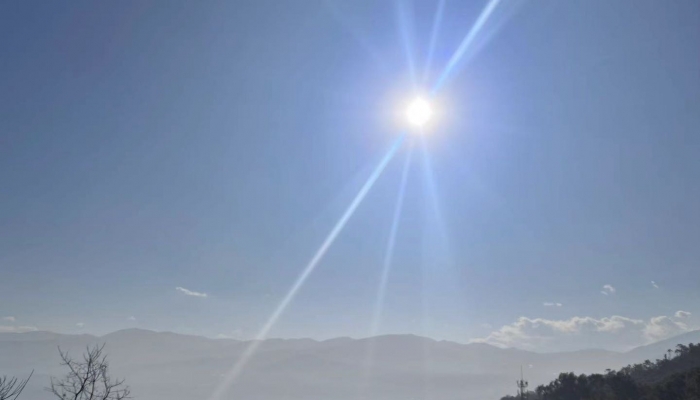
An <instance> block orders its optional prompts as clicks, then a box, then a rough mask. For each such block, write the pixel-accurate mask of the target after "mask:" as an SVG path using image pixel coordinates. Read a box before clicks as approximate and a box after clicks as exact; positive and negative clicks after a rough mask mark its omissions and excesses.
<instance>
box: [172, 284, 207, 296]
mask: <svg viewBox="0 0 700 400" xmlns="http://www.w3.org/2000/svg"><path fill="white" fill-rule="evenodd" d="M175 290H177V291H179V292H181V293H184V294H186V295H187V296H194V297H209V295H208V294H206V293H200V292H195V291H193V290H189V289H185V288H184V287H180V286H178V287H176V288H175Z"/></svg>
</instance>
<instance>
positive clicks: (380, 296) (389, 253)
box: [370, 146, 413, 336]
mask: <svg viewBox="0 0 700 400" xmlns="http://www.w3.org/2000/svg"><path fill="white" fill-rule="evenodd" d="M412 153H413V146H411V147H410V148H409V149H408V152H407V154H406V160H405V161H404V164H403V171H402V173H401V183H400V185H399V194H398V196H397V198H396V208H395V209H394V216H393V219H392V221H391V230H390V231H389V240H388V242H387V248H386V252H385V253H384V262H383V265H382V275H381V278H380V281H379V289H378V291H377V305H376V306H375V310H374V317H373V320H372V328H371V330H370V336H374V335H376V334H377V332H378V331H379V324H380V320H381V316H382V311H383V310H382V309H383V306H384V295H385V293H386V284H387V281H388V279H389V273H390V272H391V266H392V262H393V259H394V245H395V243H396V233H397V232H398V228H399V221H400V219H401V211H402V210H403V200H404V194H405V193H406V182H407V181H408V170H409V165H410V163H411V154H412Z"/></svg>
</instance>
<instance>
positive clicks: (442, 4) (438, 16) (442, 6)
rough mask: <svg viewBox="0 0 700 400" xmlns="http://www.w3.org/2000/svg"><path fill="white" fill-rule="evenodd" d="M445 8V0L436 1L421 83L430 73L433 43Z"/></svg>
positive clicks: (433, 49) (435, 40) (433, 50)
mask: <svg viewBox="0 0 700 400" xmlns="http://www.w3.org/2000/svg"><path fill="white" fill-rule="evenodd" d="M444 10H445V0H440V1H439V2H438V5H437V8H436V9H435V16H434V17H433V28H432V30H431V32H430V42H429V44H428V54H427V56H426V58H425V69H424V71H423V83H425V81H427V80H428V74H429V73H430V68H431V67H432V64H433V54H434V53H435V43H436V42H437V36H438V32H439V31H440V25H442V14H443V13H444Z"/></svg>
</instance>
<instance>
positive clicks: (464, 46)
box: [433, 0, 501, 93]
mask: <svg viewBox="0 0 700 400" xmlns="http://www.w3.org/2000/svg"><path fill="white" fill-rule="evenodd" d="M500 1H501V0H489V2H488V3H487V4H486V7H484V9H483V10H482V11H481V14H479V18H477V20H476V22H475V23H474V25H472V27H471V29H469V32H468V33H467V35H466V36H465V37H464V39H462V42H461V43H460V45H459V47H458V48H457V50H456V51H455V52H454V54H452V57H450V60H449V61H448V62H447V65H446V66H445V69H444V70H443V71H442V73H441V74H440V77H439V78H438V80H437V82H436V83H435V86H434V87H433V93H435V92H437V91H438V90H439V89H440V88H441V87H442V86H443V85H444V84H445V81H446V80H447V78H449V77H450V75H451V74H452V72H453V70H454V69H455V67H456V66H457V64H458V63H459V62H460V61H461V59H462V57H463V56H464V54H465V53H466V52H467V50H469V47H470V45H471V44H472V42H474V39H475V38H476V37H477V35H478V34H479V32H480V31H481V29H482V28H483V27H484V24H486V21H488V19H489V17H490V16H491V14H492V13H493V11H494V10H495V9H496V7H497V6H498V4H499V3H500Z"/></svg>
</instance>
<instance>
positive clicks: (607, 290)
mask: <svg viewBox="0 0 700 400" xmlns="http://www.w3.org/2000/svg"><path fill="white" fill-rule="evenodd" d="M600 293H602V294H604V295H606V296H607V295H611V294H613V293H615V288H614V287H613V286H612V285H603V290H601V291H600Z"/></svg>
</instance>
